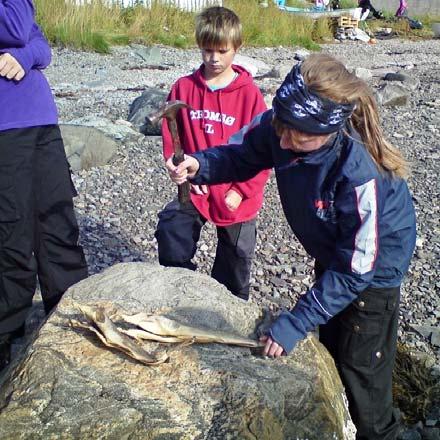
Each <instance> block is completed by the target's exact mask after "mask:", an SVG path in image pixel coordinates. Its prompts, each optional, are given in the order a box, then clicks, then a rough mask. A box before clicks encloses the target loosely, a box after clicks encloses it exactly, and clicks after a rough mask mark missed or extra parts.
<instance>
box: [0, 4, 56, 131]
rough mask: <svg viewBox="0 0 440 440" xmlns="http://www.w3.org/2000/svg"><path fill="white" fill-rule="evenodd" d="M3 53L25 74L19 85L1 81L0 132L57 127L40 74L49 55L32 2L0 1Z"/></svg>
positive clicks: (42, 77) (48, 59)
mask: <svg viewBox="0 0 440 440" xmlns="http://www.w3.org/2000/svg"><path fill="white" fill-rule="evenodd" d="M6 52H7V53H10V54H11V55H12V56H13V57H14V58H15V59H16V60H17V61H18V62H19V63H20V64H21V66H22V67H23V69H24V71H25V72H26V74H25V76H24V78H23V79H22V80H20V81H11V80H8V79H5V78H3V77H0V131H3V130H8V129H11V128H25V127H35V126H40V125H51V124H56V123H57V121H58V117H57V109H56V106H55V102H54V99H53V96H52V92H51V90H50V87H49V84H48V82H47V80H46V78H45V76H44V75H43V73H42V72H41V69H44V68H45V67H47V66H48V65H49V63H50V60H51V51H50V47H49V45H48V43H47V41H46V39H45V38H44V36H43V34H42V33H41V31H40V29H39V28H38V26H37V25H36V23H35V20H34V7H33V4H32V1H31V0H0V53H6Z"/></svg>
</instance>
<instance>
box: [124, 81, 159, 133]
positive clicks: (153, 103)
mask: <svg viewBox="0 0 440 440" xmlns="http://www.w3.org/2000/svg"><path fill="white" fill-rule="evenodd" d="M166 99H167V93H166V92H164V91H163V90H159V89H155V88H147V89H146V90H145V91H144V92H143V93H142V95H141V96H138V97H137V98H136V99H135V100H134V101H133V102H132V103H131V104H130V110H129V114H128V121H129V122H131V123H132V124H133V126H134V127H136V129H137V130H139V132H141V133H143V134H145V135H148V136H160V134H161V125H160V124H152V123H151V120H150V118H151V115H152V114H154V113H155V112H156V111H157V110H159V108H160V107H161V106H162V105H163V104H164V103H165V101H166Z"/></svg>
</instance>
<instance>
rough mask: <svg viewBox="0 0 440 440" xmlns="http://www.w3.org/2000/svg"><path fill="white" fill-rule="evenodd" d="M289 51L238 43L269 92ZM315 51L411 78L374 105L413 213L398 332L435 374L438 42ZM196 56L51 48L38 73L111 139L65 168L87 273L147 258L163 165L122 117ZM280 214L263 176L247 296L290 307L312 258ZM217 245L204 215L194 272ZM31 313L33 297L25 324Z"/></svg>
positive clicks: (64, 104)
mask: <svg viewBox="0 0 440 440" xmlns="http://www.w3.org/2000/svg"><path fill="white" fill-rule="evenodd" d="M298 49H299V48H285V47H278V48H260V49H253V48H249V49H244V50H243V51H242V52H241V53H242V54H243V55H246V56H248V57H251V58H253V59H255V60H260V61H262V62H264V63H265V64H266V65H267V66H269V67H270V69H271V71H270V72H269V73H268V74H265V75H263V76H259V77H257V78H256V82H257V84H258V85H259V86H260V87H261V89H262V91H263V92H264V93H265V95H266V96H267V100H268V102H270V97H271V94H272V93H273V91H274V90H275V89H276V87H277V85H278V84H279V83H280V82H281V79H280V78H276V76H277V72H278V76H280V75H281V74H282V72H287V69H288V68H289V67H290V66H291V65H292V64H293V62H294V56H295V52H296V51H297V50H298ZM322 50H323V51H326V52H329V53H332V54H334V55H336V56H338V57H340V58H341V59H342V60H343V61H344V62H346V64H347V65H348V66H349V67H350V68H352V69H356V68H358V69H359V68H362V70H359V72H363V74H365V75H367V77H368V81H369V82H370V83H371V85H372V87H373V88H378V87H379V85H380V84H381V81H382V78H383V75H384V73H386V72H404V73H405V74H406V75H408V76H409V77H410V78H412V80H413V81H412V82H411V83H410V84H407V85H405V83H404V84H403V87H407V92H408V99H407V101H406V104H405V105H398V106H395V105H393V106H385V105H384V106H382V107H381V116H382V120H383V125H384V128H385V132H386V134H387V136H388V138H389V140H391V142H393V143H394V144H395V145H397V146H398V147H400V148H401V150H402V151H403V152H404V154H405V156H406V157H407V158H408V159H409V160H410V162H411V165H412V174H411V177H410V179H409V185H410V187H411V190H412V192H413V195H414V203H415V206H416V210H417V217H418V239H417V248H416V252H415V255H414V258H413V261H412V264H411V268H410V272H409V275H408V277H407V278H406V280H405V283H404V285H403V289H402V304H401V321H400V328H399V338H400V340H401V341H402V342H404V343H405V344H407V345H409V346H410V347H412V348H414V349H416V350H417V351H418V352H420V353H423V354H425V355H426V356H428V358H429V359H430V363H431V365H433V366H434V368H436V369H437V372H438V374H439V378H440V367H439V365H440V329H439V322H440V297H439V291H440V277H439V261H440V233H439V232H440V222H439V211H440V203H439V193H440V188H439V171H440V167H439V159H440V152H439V135H440V42H439V41H438V40H429V41H418V42H413V41H406V42H403V41H399V40H396V39H390V40H379V41H378V42H377V44H375V45H369V44H365V43H361V42H345V43H340V44H331V45H324V46H322ZM199 63H200V56H199V52H198V51H197V50H178V49H171V48H167V47H156V48H154V50H151V49H148V48H142V47H140V46H132V47H117V48H114V50H113V51H112V54H110V55H99V54H93V53H86V52H79V51H72V50H68V49H60V48H54V49H53V61H52V64H51V66H50V67H49V68H48V69H47V71H46V73H47V77H48V79H49V81H50V83H51V86H52V89H53V92H54V94H55V96H56V101H57V104H58V108H59V113H60V119H61V122H63V123H72V122H73V123H77V124H89V125H92V126H98V125H102V126H103V128H102V129H103V130H104V131H107V133H108V134H109V135H110V136H112V137H113V138H114V139H116V140H117V143H118V150H117V153H116V154H115V155H114V157H113V159H112V160H111V161H110V163H109V164H107V165H105V166H102V167H94V168H92V169H90V170H81V171H78V172H75V173H74V175H73V180H74V183H75V186H76V188H77V191H78V193H79V195H78V197H77V198H76V199H75V206H76V211H77V216H78V220H79V223H80V228H81V242H82V244H83V246H84V249H85V252H86V257H87V260H88V264H89V268H90V273H91V274H93V273H98V272H100V271H101V270H103V269H104V268H106V267H108V266H111V265H113V264H115V263H117V262H121V261H124V262H127V261H155V260H156V258H157V257H156V248H157V246H156V242H155V239H154V235H153V234H154V230H155V226H156V222H157V213H158V212H159V211H160V209H161V208H162V207H163V205H164V204H165V203H166V202H167V201H169V200H171V198H172V197H173V196H174V194H175V192H176V190H175V187H174V186H173V185H172V184H171V183H170V181H169V179H168V176H167V173H166V171H165V168H164V164H163V160H162V155H161V141H160V138H159V137H157V136H144V135H141V134H139V133H137V132H136V131H134V130H132V127H130V124H129V123H127V122H126V120H127V116H128V112H129V107H130V104H131V103H132V102H133V100H134V99H135V98H136V97H138V96H139V95H140V94H141V93H142V91H143V90H144V89H145V88H148V87H154V88H156V89H159V90H163V91H164V92H167V91H168V90H169V88H170V86H171V84H172V83H173V81H175V80H176V79H177V78H178V77H180V76H182V75H184V74H188V73H190V72H191V71H192V70H193V68H195V67H197V66H198V65H199ZM281 212H282V211H281V206H280V203H279V200H278V195H277V190H276V184H275V179H274V178H272V179H271V180H270V182H269V184H268V185H267V189H266V199H265V203H264V207H263V209H262V211H261V214H260V216H259V222H258V242H257V250H256V256H255V263H254V266H253V271H252V291H251V301H253V302H255V303H257V304H259V305H261V306H263V307H267V308H270V309H271V310H274V311H276V310H279V309H280V308H288V307H291V306H292V305H293V304H294V303H295V299H296V298H297V296H298V295H299V294H301V292H304V291H305V290H306V289H307V287H308V286H310V284H311V282H312V279H313V274H312V269H313V261H312V260H311V259H310V258H309V257H308V256H307V254H306V253H305V251H304V250H303V249H302V247H301V246H300V245H299V243H298V242H297V241H296V239H295V237H294V236H293V235H292V233H291V231H290V229H289V227H288V225H287V224H286V222H285V220H284V216H283V215H282V214H281ZM215 244H216V238H215V229H214V228H213V227H212V226H210V225H208V226H207V227H205V228H204V231H203V233H202V238H201V241H200V243H199V249H198V252H197V255H196V259H195V262H196V263H197V264H198V266H199V270H200V271H202V272H205V273H209V272H210V267H211V264H212V261H213V257H214V255H215ZM41 319H42V312H41V308H39V307H38V304H37V305H36V308H35V310H34V312H33V315H32V316H31V318H30V328H32V327H35V326H36V325H37V323H38V322H39V321H40V320H41ZM439 380H440V379H439ZM437 422H439V424H440V416H439V418H438V420H437ZM437 434H438V433H437ZM435 438H438V437H435Z"/></svg>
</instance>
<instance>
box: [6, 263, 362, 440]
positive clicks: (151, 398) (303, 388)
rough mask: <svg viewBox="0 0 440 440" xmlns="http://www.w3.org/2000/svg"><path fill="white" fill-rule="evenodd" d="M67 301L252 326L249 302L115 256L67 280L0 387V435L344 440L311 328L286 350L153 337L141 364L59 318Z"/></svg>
mask: <svg viewBox="0 0 440 440" xmlns="http://www.w3.org/2000/svg"><path fill="white" fill-rule="evenodd" d="M75 303H81V304H101V305H107V306H112V307H116V308H119V309H121V308H122V309H124V310H125V311H127V312H128V313H134V312H138V311H145V312H151V313H156V314H159V313H160V314H165V315H166V316H168V317H171V318H173V319H176V320H178V321H180V322H182V323H187V324H188V323H189V324H191V325H193V326H199V327H205V328H208V329H217V330H219V329H220V330H224V331H228V332H234V333H237V334H240V335H245V336H253V335H254V332H255V329H256V326H257V325H258V324H259V322H260V321H261V312H260V310H259V309H258V307H257V306H256V305H254V304H251V303H246V302H244V301H242V300H239V299H237V298H235V297H234V296H232V295H231V294H230V293H229V292H228V291H227V290H226V288H224V287H223V286H221V285H220V284H219V283H217V282H216V281H215V280H213V279H211V278H210V277H208V276H206V275H202V274H197V273H194V272H191V271H188V270H186V269H177V268H163V267H161V266H158V265H154V264H148V263H124V264H118V265H116V266H113V267H111V268H109V269H107V270H106V271H104V272H102V273H101V274H98V275H94V276H92V277H90V278H88V279H86V280H83V281H81V282H80V283H78V284H76V285H75V286H73V287H72V288H70V289H69V290H68V292H67V293H66V295H65V296H64V298H63V300H62V301H61V303H60V304H59V306H58V308H57V309H56V311H55V312H54V313H53V314H52V315H51V316H50V317H49V319H48V321H47V322H46V323H45V324H44V325H43V326H42V328H41V329H40V331H39V335H38V337H37V338H36V339H35V341H34V342H33V343H32V344H31V345H30V347H29V348H28V350H27V351H26V352H25V354H24V356H23V358H22V359H21V362H19V361H16V362H15V363H13V364H12V365H11V366H10V368H9V370H8V371H7V373H6V377H4V379H3V383H2V384H1V387H0V408H2V409H1V412H0V438H1V439H3V440H7V439H32V440H39V439H41V440H43V439H49V438H52V439H58V438H60V439H61V438H62V439H87V440H91V439H118V440H119V439H149V440H153V439H154V440H159V439H160V440H182V439H187V440H196V439H197V440H202V439H206V440H214V439H218V440H225V439H258V440H282V439H297V438H301V439H309V440H313V439H316V440H318V439H319V440H327V439H328V440H330V439H332V440H334V439H354V438H355V434H354V432H355V429H354V427H353V424H352V422H351V420H350V417H349V414H348V411H347V406H346V399H345V395H344V390H343V387H342V385H341V382H340V380H339V377H338V374H337V372H336V369H335V365H334V363H333V361H332V359H331V357H330V356H329V354H328V353H327V351H326V350H325V349H324V348H323V346H322V345H321V344H320V343H319V342H318V341H317V340H316V338H314V337H313V336H310V337H308V338H307V339H306V340H304V341H302V342H301V343H300V344H299V345H298V347H297V348H296V349H295V350H294V352H293V353H292V355H290V356H287V357H282V358H279V359H276V360H273V359H267V358H263V357H262V356H261V354H260V351H259V349H258V350H257V351H256V349H255V350H254V349H249V348H242V347H237V346H227V345H221V344H206V345H200V344H193V345H177V346H176V345H174V346H169V345H167V346H163V345H159V344H157V343H148V344H147V345H146V348H147V349H148V350H150V351H154V350H156V351H164V350H166V351H167V352H168V354H169V357H170V359H169V362H167V363H164V364H161V365H159V366H146V365H143V364H141V363H138V362H136V361H134V360H133V359H131V358H129V357H127V356H126V355H125V354H123V353H121V352H119V351H116V350H113V349H109V348H107V347H104V346H103V345H102V344H101V342H100V341H99V340H98V339H97V338H96V337H95V336H94V335H93V334H92V333H91V332H88V331H86V330H82V329H73V328H71V327H69V325H68V321H69V318H72V317H75V316H77V315H78V311H77V309H76V308H75V307H74V304H75Z"/></svg>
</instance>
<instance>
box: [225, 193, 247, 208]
mask: <svg viewBox="0 0 440 440" xmlns="http://www.w3.org/2000/svg"><path fill="white" fill-rule="evenodd" d="M242 200H243V197H241V195H240V194H238V192H237V191H234V190H233V189H230V190H229V191H228V192H227V193H226V197H225V203H226V207H227V208H228V209H229V211H235V210H236V209H237V208H238V207H239V206H240V203H241V201H242Z"/></svg>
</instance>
